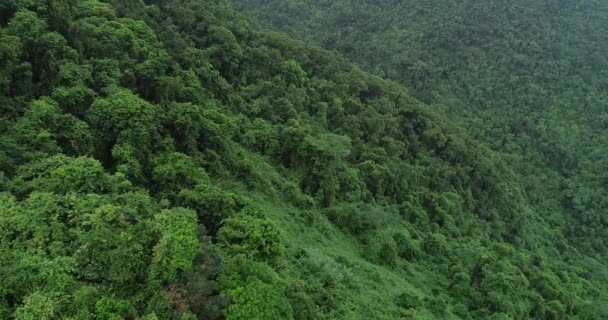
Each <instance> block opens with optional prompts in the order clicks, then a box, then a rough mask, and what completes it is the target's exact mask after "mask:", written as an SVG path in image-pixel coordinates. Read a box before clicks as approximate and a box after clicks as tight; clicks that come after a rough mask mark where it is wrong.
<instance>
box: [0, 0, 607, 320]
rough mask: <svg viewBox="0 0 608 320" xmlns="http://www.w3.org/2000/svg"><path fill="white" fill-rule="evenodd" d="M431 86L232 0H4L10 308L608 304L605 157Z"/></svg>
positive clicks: (5, 275) (559, 310) (323, 312)
mask: <svg viewBox="0 0 608 320" xmlns="http://www.w3.org/2000/svg"><path fill="white" fill-rule="evenodd" d="M279 7H280V6H277V8H279ZM260 8H262V7H260ZM269 12H270V11H269ZM276 17H280V16H279V15H277V16H276ZM302 30H304V29H302ZM361 48H366V47H365V46H363V45H362V46H361ZM600 58H602V57H601V56H598V59H600ZM362 65H363V66H364V67H365V64H362ZM386 69H387V70H388V69H390V67H388V66H387V67H386ZM410 71H411V70H410ZM410 71H408V72H410ZM408 72H405V73H404V74H407V73H408ZM384 76H386V74H385V75H384ZM393 79H394V80H398V81H401V80H402V79H400V78H393ZM429 79H430V80H433V78H432V77H431V78H429ZM406 84H407V83H406ZM435 85H436V84H435V83H433V85H432V86H433V87H434V86H435ZM424 90H426V89H420V90H416V89H414V90H412V89H406V88H405V87H403V86H402V85H400V84H397V83H396V82H392V81H389V80H384V79H382V77H379V76H376V75H371V74H369V73H366V72H364V71H362V70H361V69H359V68H358V67H356V66H355V65H353V64H352V63H351V62H349V61H348V60H347V59H346V58H344V57H342V56H341V55H340V54H339V53H338V52H335V51H334V52H330V51H325V50H323V49H320V48H317V47H312V46H310V45H307V44H305V43H303V42H299V41H296V40H292V39H290V38H289V37H288V36H286V35H284V34H280V33H274V32H267V31H260V29H259V28H258V27H257V26H256V22H255V21H254V20H253V19H251V18H247V17H245V16H243V15H241V14H239V13H237V12H235V11H234V10H233V9H232V8H231V6H230V4H228V3H226V2H224V1H217V0H192V1H185V0H168V1H146V2H128V1H123V0H114V1H108V2H100V1H97V0H48V1H45V0H28V1H23V0H7V1H3V2H1V3H0V124H1V125H0V319H399V318H402V319H530V318H533V319H605V318H606V317H608V291H607V290H606V288H607V287H606V285H607V281H608V274H607V273H606V265H605V263H606V259H605V254H604V252H605V251H602V250H603V249H604V248H605V247H603V245H604V243H605V239H604V238H602V237H599V236H600V235H601V234H605V229H604V228H602V227H603V225H602V224H603V223H604V221H603V220H602V219H603V218H602V217H601V215H600V213H601V209H602V208H603V207H602V206H603V205H604V202H601V201H599V202H598V201H597V200H598V199H603V198H602V197H603V193H602V192H603V191H602V190H603V189H601V188H600V187H599V186H600V185H601V184H602V183H604V182H605V181H603V180H601V179H602V178H601V177H602V176H601V175H599V174H600V173H601V172H600V171H598V172H595V171H593V170H597V169H598V168H601V167H600V165H601V162H600V159H601V155H602V153H601V151H599V149H597V150H598V151H597V153H595V154H588V155H585V157H584V158H580V159H583V160H585V161H587V162H585V163H586V165H587V167H584V168H587V169H588V170H591V171H583V170H582V169H581V170H580V172H579V171H568V172H572V173H571V175H568V176H566V173H564V171H563V170H566V169H564V168H553V167H548V168H549V169H547V170H546V171H542V172H532V173H530V175H529V176H526V175H524V174H523V173H522V172H523V171H524V170H523V169H525V168H533V169H534V170H541V169H542V168H544V167H542V166H540V163H542V161H544V160H545V159H548V158H544V157H540V158H539V159H537V158H534V160H533V161H534V162H532V164H526V162H525V161H524V160H526V159H528V158H526V157H525V154H524V153H523V152H519V151H518V152H512V153H510V154H509V153H507V152H505V150H503V149H500V148H497V147H495V146H494V145H491V144H490V146H491V148H489V147H486V146H485V145H484V144H481V143H479V142H477V140H474V139H472V138H471V136H474V137H475V138H477V139H480V140H483V137H484V136H485V133H483V135H482V134H481V133H478V132H475V131H471V130H468V132H467V131H465V130H461V129H458V127H457V126H456V125H455V124H454V123H453V122H452V120H451V117H452V116H453V114H452V113H450V112H448V114H449V115H450V117H449V118H448V117H447V116H445V115H444V114H443V113H442V112H437V111H436V110H433V107H429V106H428V105H427V104H425V103H424V102H427V103H431V104H436V102H435V100H432V99H430V98H429V97H428V96H425V92H426V91H424ZM412 94H413V95H414V96H415V97H413V96H412ZM431 98H432V97H431ZM598 99H599V98H598ZM420 100H422V101H424V102H420ZM461 102H462V101H461V100H458V101H456V102H455V105H454V106H456V107H457V106H458V104H456V103H461ZM446 106H448V105H447V104H446ZM471 112H472V114H476V113H475V112H474V111H471ZM522 112H523V111H522ZM556 112H557V111H556ZM600 118H601V117H589V119H590V121H591V120H593V119H595V120H597V119H600ZM462 119H464V120H462ZM467 119H468V118H466V117H465V116H463V117H462V118H458V123H460V124H462V123H467V121H468V120H467ZM538 119H540V118H538ZM597 130H599V127H598V128H597ZM581 132H586V131H585V130H583V129H581ZM597 132H598V136H601V135H600V134H599V132H600V131H597ZM582 134H583V133H581V135H582ZM575 138H576V137H573V138H572V139H575ZM560 141H561V140H560ZM572 141H573V144H572V146H580V147H581V148H583V147H585V145H581V143H576V141H577V140H572ZM516 145H517V146H527V145H526V144H523V143H519V144H516ZM560 146H561V145H560ZM530 148H533V146H532V147H530ZM564 148H565V147H564ZM531 150H535V149H531ZM567 150H568V149H565V151H567ZM539 152H540V153H542V152H541V151H539ZM535 154H537V153H535ZM531 157H535V156H534V155H532V156H531ZM557 157H558V158H560V159H561V158H563V155H558V156H557ZM581 157H582V156H581ZM594 157H597V158H594ZM580 159H579V158H577V157H573V160H572V161H577V162H576V163H577V165H578V164H579V163H580V165H579V166H582V163H583V162H581V161H582V160H580ZM596 160H597V161H596ZM576 168H578V167H576ZM582 172H586V173H587V175H583V174H582ZM541 174H546V175H549V176H548V177H546V178H543V177H541ZM551 175H555V176H557V177H554V176H551ZM560 177H566V178H567V179H562V180H559V179H561V178H560ZM555 179H558V180H559V181H560V183H564V184H569V183H575V182H578V183H579V184H578V185H577V186H578V187H577V188H576V190H577V192H579V191H580V192H583V191H584V190H588V189H589V190H588V191H585V192H596V193H595V194H594V195H593V196H589V193H581V194H572V197H571V199H570V198H569V199H570V202H568V203H567V204H564V203H562V200H563V199H562V198H558V197H547V198H546V199H547V201H543V199H545V196H546V194H549V193H550V192H553V191H555V190H558V189H559V190H562V189H560V188H562V185H561V184H559V185H552V184H551V183H555V181H558V180H555ZM568 179H572V180H568ZM577 179H578V180H577ZM586 179H588V180H593V181H594V183H595V184H591V183H589V182H588V181H587V180H586ZM544 186H546V190H545V191H539V190H540V189H543V187H544ZM572 188H574V187H571V189H572ZM568 190H570V189H568ZM573 192H574V191H573ZM577 197H578V198H577ZM589 197H591V198H589ZM551 201H553V202H551ZM547 202H549V203H547ZM565 206H568V210H566V209H563V210H562V208H564V207H565ZM587 207H588V208H587ZM555 208H558V209H560V210H561V211H557V212H555V213H554V215H547V212H549V211H550V210H553V209H555ZM575 213H580V215H582V216H583V217H588V218H585V219H588V220H585V219H583V218H581V217H580V216H576V215H575ZM559 219H565V220H563V221H561V223H560V222H559V221H556V220H559ZM598 219H599V220H598ZM576 228H580V232H581V233H575V231H576V230H577V229H576ZM602 232H603V233H602Z"/></svg>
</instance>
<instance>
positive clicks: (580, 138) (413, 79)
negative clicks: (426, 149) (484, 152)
mask: <svg viewBox="0 0 608 320" xmlns="http://www.w3.org/2000/svg"><path fill="white" fill-rule="evenodd" d="M234 2H235V3H236V4H237V5H238V6H239V7H242V8H244V9H247V10H250V11H251V12H253V13H255V14H256V15H257V16H258V17H259V20H260V22H261V23H262V25H263V26H264V27H266V28H271V29H277V30H283V31H287V32H288V33H289V34H290V35H292V36H293V37H296V38H300V39H303V40H306V41H307V42H310V43H314V44H316V45H320V46H322V47H325V48H327V49H336V50H338V51H339V52H341V53H343V54H345V55H346V56H347V57H349V58H350V59H352V60H353V61H355V62H357V63H358V64H359V65H361V66H362V67H363V68H364V69H365V70H368V71H369V72H371V73H373V74H376V75H378V76H381V77H385V78H389V79H393V80H395V81H398V82H400V83H403V84H404V85H406V86H407V87H408V89H409V90H410V92H411V93H412V94H413V95H414V96H415V97H417V98H418V99H420V100H422V101H425V102H427V103H429V104H431V105H432V106H433V108H434V109H436V110H441V111H445V112H447V114H448V115H449V116H450V118H451V119H453V120H454V121H455V122H456V123H458V124H459V125H461V126H463V127H464V128H466V129H467V131H468V132H469V134H470V135H472V136H473V137H474V138H476V139H478V140H480V141H482V142H484V143H486V144H487V145H488V146H490V147H491V148H492V149H494V150H497V151H500V152H502V153H505V154H507V155H508V156H510V157H511V158H515V159H513V160H511V161H515V162H516V163H517V165H516V166H519V167H520V168H519V169H517V171H518V172H519V173H520V174H521V175H522V176H523V177H524V179H525V181H524V183H525V188H526V191H527V192H526V194H527V196H528V198H529V199H530V200H531V201H532V202H533V203H534V205H535V208H536V209H537V210H539V212H540V213H541V214H542V216H543V217H544V218H545V219H546V220H548V221H550V223H551V224H552V225H559V226H560V227H561V228H562V229H563V232H564V233H565V234H567V236H568V238H569V239H570V241H571V242H572V243H574V244H576V246H577V247H578V248H579V249H580V250H582V251H584V252H586V253H587V254H589V255H591V256H594V257H595V258H597V259H600V260H602V261H603V263H608V259H607V257H608V256H607V255H606V252H608V247H607V243H606V239H607V235H606V230H608V229H607V227H608V220H607V219H606V217H605V214H606V210H608V185H607V184H606V181H608V180H607V178H608V176H607V175H606V172H607V170H608V162H606V160H605V157H604V156H603V155H605V154H606V152H608V134H607V130H608V82H607V81H606V79H607V77H606V75H607V72H608V58H607V57H608V38H607V35H606V33H605V32H604V30H606V29H607V28H608V19H606V18H607V14H606V12H607V9H608V4H606V2H604V1H585V2H584V3H578V2H573V1H559V0H542V1H521V0H516V1H499V0H490V1H482V2H480V1H472V0H466V1H445V0H442V1H433V2H429V1H420V0H407V1H367V0H339V1H318V0H304V1H277V0H270V1H257V0H234Z"/></svg>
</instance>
